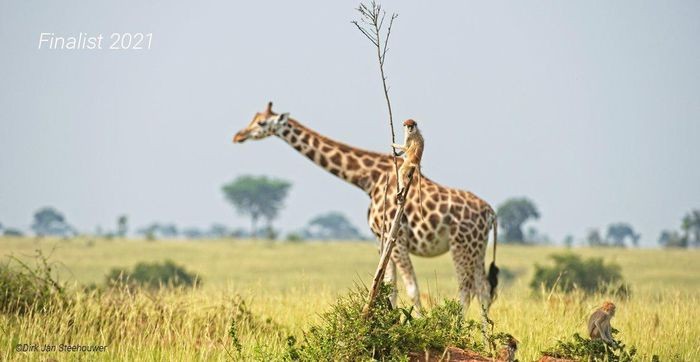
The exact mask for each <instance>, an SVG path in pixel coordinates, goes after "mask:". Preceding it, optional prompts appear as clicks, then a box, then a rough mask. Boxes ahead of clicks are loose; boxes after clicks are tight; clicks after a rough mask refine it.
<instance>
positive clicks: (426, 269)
mask: <svg viewBox="0 0 700 362" xmlns="http://www.w3.org/2000/svg"><path fill="white" fill-rule="evenodd" d="M35 249H41V250H43V251H44V254H45V255H50V258H51V260H53V261H54V262H57V264H56V265H55V268H54V270H55V271H56V272H58V273H59V275H60V278H61V279H62V280H65V281H68V282H69V285H71V286H75V287H77V286H78V285H84V284H89V283H102V282H103V281H104V278H105V275H106V274H107V273H108V272H109V270H110V269H111V268H114V267H126V268H131V267H133V266H134V265H135V264H136V263H138V262H154V261H163V260H165V259H171V260H173V261H174V262H175V263H177V264H181V265H183V266H185V267H186V268H187V269H188V270H190V271H193V272H196V273H198V274H199V275H200V276H201V277H202V278H203V281H204V284H203V287H202V288H198V289H195V290H178V291H167V292H161V293H159V294H156V295H148V294H140V293H137V294H136V295H132V296H123V295H113V296H106V295H103V296H97V295H96V294H85V293H79V299H78V302H77V303H76V304H75V305H73V306H71V307H70V308H69V309H68V310H62V311H60V312H59V311H55V312H53V313H51V312H50V313H48V314H44V315H26V316H7V315H0V331H2V336H0V359H1V360H37V359H39V360H46V359H48V358H56V359H58V360H61V361H63V360H66V359H69V360H77V359H89V360H92V359H103V360H194V359H208V360H224V359H229V360H230V359H232V357H231V356H232V355H233V354H234V353H235V351H234V349H233V347H232V345H231V339H230V337H228V328H229V326H230V323H231V316H232V314H233V311H234V310H235V308H236V305H237V304H236V303H237V300H236V298H235V296H236V295H239V296H240V297H241V298H243V299H244V300H245V301H246V304H247V305H248V306H249V307H250V309H251V310H252V312H253V313H254V314H255V315H257V316H259V317H260V318H261V319H262V320H266V319H268V318H269V319H270V320H271V321H273V322H274V323H276V324H279V325H280V326H282V328H283V329H284V330H285V331H286V333H290V334H294V335H296V336H298V337H300V336H301V335H302V331H303V329H304V328H307V327H308V326H309V325H310V324H311V323H313V322H315V321H318V315H319V314H320V313H322V312H324V311H327V310H328V308H329V307H330V305H331V303H333V301H334V300H335V299H336V298H337V297H338V296H339V295H340V294H345V293H346V292H347V291H348V290H349V289H350V288H352V287H353V285H354V284H355V283H356V282H364V283H369V281H370V279H371V273H373V272H374V269H375V268H376V262H377V258H378V256H377V251H376V247H375V246H374V245H373V244H371V243H349V242H348V243H313V244H269V243H266V242H259V243H254V242H236V241H196V242H194V241H193V242H184V241H156V242H146V241H135V240H134V241H132V240H113V241H105V240H98V241H96V242H88V241H87V240H85V239H73V240H68V241H62V240H42V241H35V240H34V239H15V238H0V250H2V251H1V252H0V253H2V254H4V255H14V256H16V257H19V258H20V259H27V260H29V259H31V257H32V255H33V254H34V250H35ZM573 250H574V251H575V252H576V253H578V254H581V255H582V256H585V257H589V256H600V257H604V258H605V261H606V262H609V261H615V262H617V263H619V264H620V265H621V267H622V274H623V277H624V278H625V280H626V281H627V282H628V283H629V284H630V285H631V287H632V295H631V298H630V299H629V300H614V301H615V302H616V304H617V305H618V313H617V316H616V317H615V319H613V326H614V327H615V328H617V329H619V330H620V333H619V335H618V337H619V338H620V339H622V340H623V341H624V342H625V343H626V344H628V345H635V346H637V348H638V349H639V352H638V356H639V357H640V358H642V359H644V360H649V359H650V356H651V355H652V354H658V355H659V356H660V357H661V359H662V360H682V361H691V360H700V344H699V343H698V341H699V340H700V308H698V307H699V306H700V252H698V251H697V250H692V251H681V250H621V249H573ZM498 251H499V254H498V264H499V266H502V267H506V268H508V269H510V270H511V271H513V272H515V274H516V278H515V279H514V280H513V281H512V282H510V283H506V284H505V285H504V286H503V288H502V289H501V291H500V294H499V298H498V300H497V301H496V303H495V304H494V306H493V308H492V310H491V317H492V319H493V320H494V322H495V323H496V328H497V329H498V330H500V331H506V332H509V333H511V334H512V335H513V336H515V338H516V339H518V340H519V341H520V345H519V350H518V354H517V356H518V358H519V359H520V360H521V361H531V360H535V359H537V358H538V356H539V352H540V351H542V350H545V349H548V348H550V347H552V346H553V345H554V344H555V342H556V340H557V339H561V338H567V337H569V336H571V335H572V334H573V333H574V332H579V333H582V334H584V333H585V325H584V323H585V321H586V319H587V316H588V314H590V312H591V311H592V310H593V309H594V308H595V307H596V306H597V305H598V304H600V303H601V302H602V300H603V298H604V297H601V296H597V297H590V298H584V297H581V296H576V295H573V296H572V295H569V296H566V295H560V294H553V295H548V294H546V293H545V294H540V295H538V294H535V295H533V293H532V292H531V291H530V289H529V287H528V283H529V281H530V277H531V276H532V273H533V269H534V268H533V265H534V263H535V262H538V263H547V256H548V255H549V254H551V253H555V252H559V251H561V249H556V248H550V247H518V246H503V247H499V249H498ZM413 260H414V265H415V268H416V270H417V273H418V278H419V283H420V286H421V292H422V296H423V299H424V301H425V302H426V304H427V305H430V302H431V300H433V301H435V300H441V299H443V298H457V291H456V288H457V287H456V280H455V276H454V271H453V267H452V262H451V258H450V257H449V256H448V255H444V256H441V257H438V258H432V259H424V258H417V257H414V258H413ZM76 289H77V288H76ZM399 289H400V291H401V293H400V297H401V298H402V302H403V303H407V302H406V301H407V298H406V297H405V294H404V293H403V290H402V289H403V288H402V286H401V283H399ZM468 313H469V317H470V318H475V319H476V318H478V311H477V308H476V303H472V306H471V308H470V309H469V312H468ZM266 333H270V332H269V331H267V330H265V329H264V328H263V329H261V330H259V331H252V330H251V331H248V332H247V333H244V334H243V335H241V336H240V337H241V342H242V343H243V350H244V351H243V352H244V354H243V355H245V356H247V357H251V356H252V357H254V356H263V355H264V354H265V353H273V354H274V353H276V352H279V351H281V350H282V349H283V348H284V340H283V339H279V338H274V336H271V335H266ZM254 340H257V341H260V340H265V341H266V343H265V347H264V348H263V349H264V350H261V349H260V348H258V350H252V345H253V343H251V342H252V341H254ZM16 343H37V344H44V343H49V344H56V345H58V344H60V343H80V344H106V345H108V346H109V347H108V348H107V352H106V353H102V354H91V355H86V354H84V353H75V352H74V353H70V354H66V353H36V352H34V353H17V352H14V346H15V344H16ZM234 357H235V356H234Z"/></svg>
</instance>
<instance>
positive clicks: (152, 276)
mask: <svg viewBox="0 0 700 362" xmlns="http://www.w3.org/2000/svg"><path fill="white" fill-rule="evenodd" d="M107 285H110V286H113V285H128V286H132V287H134V286H140V287H145V288H149V289H157V288H161V287H195V286H198V285H202V280H201V278H200V277H199V276H198V275H197V274H194V273H190V272H188V271H187V270H186V269H185V268H184V267H182V266H179V265H177V264H175V263H174V262H173V261H171V260H166V261H165V262H163V263H157V262H156V263H143V262H142V263H138V264H136V266H134V269H133V270H132V271H128V270H126V269H121V268H113V269H112V270H111V271H110V273H109V274H108V275H107Z"/></svg>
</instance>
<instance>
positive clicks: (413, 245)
mask: <svg viewBox="0 0 700 362" xmlns="http://www.w3.org/2000/svg"><path fill="white" fill-rule="evenodd" d="M411 239H412V240H410V241H409V248H408V250H409V251H410V252H411V254H413V255H418V256H423V257H433V256H438V255H442V254H445V253H446V252H448V251H449V250H450V238H449V235H448V233H447V232H440V233H436V235H434V237H433V238H429V237H428V236H426V237H424V238H415V237H414V238H411Z"/></svg>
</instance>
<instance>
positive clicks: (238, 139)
mask: <svg viewBox="0 0 700 362" xmlns="http://www.w3.org/2000/svg"><path fill="white" fill-rule="evenodd" d="M247 139H248V132H246V131H240V132H238V133H236V135H235V136H233V143H243V142H244V141H245V140H247Z"/></svg>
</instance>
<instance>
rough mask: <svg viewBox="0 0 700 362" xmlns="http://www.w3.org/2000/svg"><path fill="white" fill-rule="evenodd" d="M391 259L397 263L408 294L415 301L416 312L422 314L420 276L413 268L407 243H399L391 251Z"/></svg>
mask: <svg viewBox="0 0 700 362" xmlns="http://www.w3.org/2000/svg"><path fill="white" fill-rule="evenodd" d="M391 260H392V261H393V262H394V264H396V268H397V269H398V271H399V274H401V279H402V280H403V284H404V286H406V294H408V297H409V298H411V300H412V301H413V305H414V306H415V307H416V312H417V313H418V314H419V315H420V313H421V311H422V306H421V302H420V291H419V290H418V278H416V272H415V271H414V270H413V264H412V263H411V258H410V257H409V253H408V248H407V247H406V246H405V245H401V244H397V245H396V246H395V247H394V250H393V251H392V253H391Z"/></svg>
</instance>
